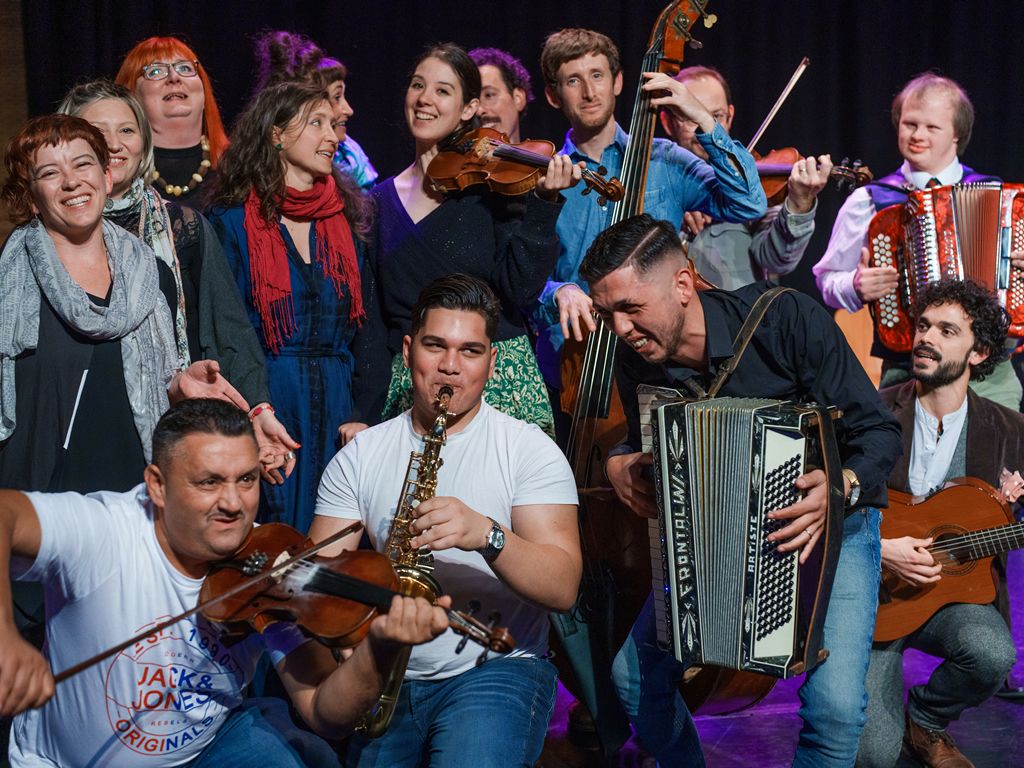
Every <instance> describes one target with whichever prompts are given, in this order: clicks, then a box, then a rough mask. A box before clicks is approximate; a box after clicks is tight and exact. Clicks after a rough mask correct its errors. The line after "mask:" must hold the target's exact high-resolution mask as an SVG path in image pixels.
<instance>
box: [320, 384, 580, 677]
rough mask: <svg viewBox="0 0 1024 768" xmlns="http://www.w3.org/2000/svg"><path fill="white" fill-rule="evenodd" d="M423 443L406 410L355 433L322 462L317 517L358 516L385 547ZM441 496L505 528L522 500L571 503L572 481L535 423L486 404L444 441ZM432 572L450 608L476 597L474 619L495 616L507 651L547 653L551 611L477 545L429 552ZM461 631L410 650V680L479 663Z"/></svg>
mask: <svg viewBox="0 0 1024 768" xmlns="http://www.w3.org/2000/svg"><path fill="white" fill-rule="evenodd" d="M422 450H423V438H422V436H421V435H418V434H416V431H415V430H414V429H413V424H412V418H411V415H410V412H409V411H406V412H405V413H403V414H402V415H400V416H398V417H396V418H394V419H391V420H390V421H386V422H384V423H383V424H378V425H377V426H376V427H372V428H370V429H367V430H364V431H362V432H360V433H359V434H358V435H356V437H355V439H354V440H353V441H352V442H350V443H348V444H347V445H346V446H345V447H344V448H343V449H342V450H341V451H340V452H339V453H338V454H337V455H336V456H335V457H334V458H333V459H332V460H331V463H330V464H328V465H327V469H326V470H325V471H324V476H323V479H322V480H321V481H320V491H319V494H318V498H317V504H316V514H318V515H326V516H329V517H338V518H344V519H348V520H362V521H363V524H364V525H365V526H366V532H367V534H368V535H369V537H370V540H371V541H372V542H373V545H374V547H375V548H377V549H378V550H381V549H383V548H384V545H385V542H386V541H387V538H388V532H389V530H390V528H391V521H392V520H393V519H394V516H395V508H396V506H397V502H398V497H399V495H400V494H401V492H402V488H403V486H404V484H405V477H406V469H407V467H408V464H409V455H410V454H411V453H412V452H413V451H422ZM441 458H442V459H443V460H444V465H443V466H442V467H441V468H440V470H439V471H438V476H437V490H436V495H437V496H454V497H455V498H458V499H460V500H461V501H462V502H463V503H464V504H466V505H467V506H469V507H470V508H471V509H474V510H475V511H477V512H479V513H480V514H482V515H486V516H488V517H490V518H492V519H493V520H495V521H496V522H498V523H500V524H501V525H503V526H505V527H506V528H508V529H511V530H515V529H514V526H513V525H512V508H513V507H518V506H525V505H528V504H576V503H577V496H576V481H575V479H574V478H573V475H572V470H571V469H570V468H569V464H568V462H567V461H566V460H565V457H564V456H563V455H562V452H561V451H560V450H559V449H558V446H557V445H555V443H554V441H552V440H551V438H549V437H548V436H547V435H545V434H544V433H543V432H541V431H540V430H539V429H538V428H537V427H536V426H534V425H533V424H527V423H526V422H523V421H519V420H518V419H514V418H512V417H510V416H506V415H505V414H503V413H499V412H498V411H496V410H494V409H493V408H492V407H491V406H489V405H487V403H482V404H481V406H480V410H479V412H477V414H476V416H474V417H473V420H472V421H471V422H470V423H469V424H467V425H466V426H465V427H464V428H463V429H461V430H459V431H458V432H456V433H455V434H452V435H448V441H447V443H446V444H445V445H444V446H443V447H442V448H441ZM434 560H435V566H436V567H435V570H434V571H433V573H432V575H433V576H434V577H435V578H436V579H437V581H438V583H439V584H440V585H441V588H442V589H443V590H444V592H445V593H446V594H450V595H451V596H452V603H453V605H452V607H453V608H455V609H464V608H465V607H466V606H467V605H468V603H469V601H470V600H477V601H478V602H479V603H480V606H481V609H480V614H479V615H480V616H481V617H484V618H486V617H487V616H488V615H489V614H490V613H491V611H494V610H497V611H499V612H500V613H501V620H500V621H498V622H497V623H498V624H499V625H501V626H506V627H508V629H509V632H510V633H511V634H512V636H513V637H514V638H515V640H516V648H515V650H514V651H513V654H512V655H516V656H520V655H522V656H540V655H542V654H544V652H545V651H546V650H547V635H548V615H547V612H546V611H545V610H543V609H542V608H539V607H538V606H536V605H533V604H532V603H529V602H527V601H525V600H523V599H522V598H520V597H519V596H518V595H516V594H515V593H514V592H513V591H512V590H511V589H510V588H509V587H507V586H506V585H505V584H504V582H502V581H500V580H499V579H498V577H497V576H495V574H494V572H493V571H492V570H491V567H490V565H489V564H488V563H487V561H486V560H484V558H483V556H482V555H481V554H480V553H479V552H463V551H462V550H460V549H454V548H452V549H446V550H443V551H439V552H435V553H434ZM459 640H460V637H459V636H458V635H456V634H455V633H454V632H452V630H450V629H449V630H447V631H446V632H445V633H444V634H442V635H440V636H439V637H437V638H435V639H434V640H432V641H431V642H429V643H427V644H425V645H418V646H415V647H414V648H413V649H412V657H411V659H410V661H409V666H408V672H407V675H406V677H407V678H409V679H411V680H434V679H444V678H448V677H454V676H455V675H458V674H461V673H462V672H465V671H467V670H469V669H472V668H473V667H474V665H475V664H476V659H477V657H478V656H479V653H480V650H481V649H480V648H479V647H478V646H475V645H472V644H470V645H468V646H467V647H466V648H465V649H464V650H463V652H462V653H461V654H456V653H455V647H456V646H457V645H458V643H459Z"/></svg>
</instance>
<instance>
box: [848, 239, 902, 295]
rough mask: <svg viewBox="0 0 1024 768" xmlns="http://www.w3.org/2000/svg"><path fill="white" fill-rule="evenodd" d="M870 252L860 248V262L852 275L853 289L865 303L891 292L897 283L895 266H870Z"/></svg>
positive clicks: (897, 276)
mask: <svg viewBox="0 0 1024 768" xmlns="http://www.w3.org/2000/svg"><path fill="white" fill-rule="evenodd" d="M870 263H871V252H870V251H868V249H867V248H861V249H860V264H858V265H857V271H856V272H855V273H854V275H853V289H854V290H855V291H856V292H857V295H858V296H860V300H861V301H863V302H865V303H867V302H869V301H876V300H878V299H880V298H882V297H883V296H885V295H886V294H889V293H891V292H892V291H894V290H895V289H896V287H897V286H898V285H899V282H900V279H899V273H898V272H897V271H896V268H895V267H872V266H870Z"/></svg>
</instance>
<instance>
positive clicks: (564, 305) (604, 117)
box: [535, 29, 766, 390]
mask: <svg viewBox="0 0 1024 768" xmlns="http://www.w3.org/2000/svg"><path fill="white" fill-rule="evenodd" d="M541 71H542V72H543V74H544V83H545V88H544V94H545V96H546V97H547V100H548V103H549V104H550V105H551V106H552V107H554V108H555V109H559V110H561V111H562V114H563V115H565V117H566V119H567V120H568V121H569V131H568V133H567V134H566V137H565V144H564V145H563V147H562V150H561V151H562V153H564V154H566V155H569V156H570V157H571V158H572V160H573V162H574V163H575V162H580V161H583V162H585V163H586V165H587V167H588V168H591V169H593V170H596V169H597V168H598V167H599V166H604V167H605V169H606V170H607V172H608V176H609V177H612V176H619V175H620V174H621V172H622V164H623V160H624V156H625V152H626V145H627V143H628V142H629V135H628V134H627V133H626V132H625V131H624V130H622V128H621V127H620V126H619V124H618V123H616V122H615V102H616V99H617V97H618V96H619V94H620V93H621V92H622V65H621V63H620V59H619V51H618V48H616V46H615V44H614V43H613V42H612V41H611V40H610V39H609V38H608V37H606V36H605V35H603V34H601V33H600V32H594V31H591V30H588V29H562V30H559V31H558V32H554V33H553V34H551V35H549V36H548V38H547V40H546V41H545V42H544V49H543V51H542V52H541ZM645 77H647V75H645ZM643 87H644V90H645V91H648V92H653V93H656V94H659V95H658V96H657V97H656V98H654V99H652V101H651V104H652V105H653V106H655V107H661V108H663V109H665V110H666V111H668V112H669V113H671V114H672V115H673V116H674V117H675V118H676V119H678V120H687V121H692V122H693V123H695V124H696V126H697V128H696V129H695V135H696V137H697V139H696V140H697V142H699V144H700V146H701V147H702V148H703V149H704V152H705V154H706V160H702V159H701V158H698V157H697V156H696V155H694V154H693V153H692V152H690V151H689V150H686V149H682V148H680V147H678V146H676V145H675V144H674V143H673V142H671V141H668V140H667V139H654V143H653V146H652V148H651V161H650V166H649V167H648V169H647V175H646V179H647V186H646V193H645V196H644V210H646V211H647V212H648V213H650V214H651V215H652V216H655V217H656V218H660V219H667V220H668V221H671V222H672V223H673V224H675V225H676V226H677V227H680V226H681V225H682V220H683V214H684V213H686V212H687V211H700V212H703V213H707V214H709V215H710V216H713V217H714V218H715V219H719V220H722V221H748V220H751V219H758V218H760V217H761V216H763V215H764V212H765V206H766V203H765V197H764V190H762V189H761V182H760V179H759V178H758V175H757V169H756V168H755V166H754V158H753V157H751V155H750V153H749V152H747V151H746V150H745V149H744V148H743V145H741V144H740V143H739V142H737V141H734V140H733V139H731V138H730V137H729V134H728V133H727V132H726V130H725V128H724V127H723V126H722V124H721V123H719V122H718V121H716V120H715V118H714V116H713V115H712V114H711V112H709V111H708V110H707V109H706V108H705V107H704V105H703V104H701V102H700V101H699V100H698V99H697V98H695V97H694V96H693V94H692V93H691V92H690V91H689V90H688V89H687V87H686V86H685V85H683V84H682V83H680V82H677V81H675V80H673V79H672V78H670V77H669V76H668V75H664V74H654V73H651V75H650V77H649V79H648V80H647V82H646V83H645V84H644V86H643ZM565 197H566V202H565V205H564V206H563V208H562V212H561V213H560V214H559V216H558V221H557V223H556V225H555V230H556V231H557V233H558V238H559V240H560V241H561V253H560V255H559V257H558V260H557V262H556V263H555V271H554V273H553V274H552V275H551V278H550V279H549V280H548V283H547V285H546V286H545V288H544V290H543V292H542V293H541V296H540V299H539V300H538V307H537V310H536V312H535V315H536V317H537V320H538V324H539V325H540V338H539V340H538V344H537V360H538V362H539V363H540V367H541V371H542V372H543V374H544V378H545V380H546V381H547V383H548V385H549V386H550V387H552V388H554V389H556V390H557V389H560V388H561V383H560V371H559V352H560V350H561V348H562V342H563V340H564V339H567V338H569V334H570V333H572V334H573V335H574V336H575V337H576V338H577V340H578V339H580V338H582V336H581V328H582V327H583V326H586V327H588V328H589V329H590V330H593V329H594V327H595V326H594V322H593V318H592V317H591V312H592V304H591V301H590V298H589V297H588V296H587V293H586V289H585V287H584V283H583V281H582V280H581V279H580V276H579V265H580V262H581V261H583V255H584V254H585V253H586V252H587V248H589V247H590V244H591V243H592V242H593V240H594V238H595V237H596V236H597V234H598V233H599V232H601V231H603V230H604V229H606V228H607V227H608V225H609V224H611V215H612V208H611V205H602V206H599V205H596V204H595V201H594V200H592V199H588V198H586V197H584V196H583V194H582V189H578V188H577V189H570V190H565Z"/></svg>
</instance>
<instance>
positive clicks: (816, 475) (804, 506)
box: [768, 469, 828, 565]
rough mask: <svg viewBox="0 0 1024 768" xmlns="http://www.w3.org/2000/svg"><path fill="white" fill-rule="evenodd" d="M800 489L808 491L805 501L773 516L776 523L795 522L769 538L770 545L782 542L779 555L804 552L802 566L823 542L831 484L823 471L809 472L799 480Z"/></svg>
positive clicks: (776, 512) (798, 486)
mask: <svg viewBox="0 0 1024 768" xmlns="http://www.w3.org/2000/svg"><path fill="white" fill-rule="evenodd" d="M796 487H797V488H799V489H800V490H801V491H804V492H805V493H804V497H803V498H802V499H800V501H798V502H797V503H796V504H791V505H790V506H788V507H783V508H782V509H777V510H775V511H774V512H769V513H768V517H770V518H772V519H773V520H792V522H791V523H790V524H789V525H787V526H786V527H785V528H780V529H779V530H777V531H776V532H775V533H772V534H770V535H769V536H768V540H769V541H774V542H779V543H778V546H777V547H776V549H778V551H779V552H793V551H794V550H800V563H801V565H802V564H803V563H805V562H806V561H807V558H808V557H809V556H810V554H811V550H812V549H814V545H815V544H817V543H818V539H820V538H821V529H822V526H823V525H824V523H825V513H826V511H827V509H828V484H827V482H826V478H825V473H824V472H822V471H821V470H820V469H816V470H814V471H813V472H808V473H807V474H806V475H801V476H800V477H798V478H797V479H796Z"/></svg>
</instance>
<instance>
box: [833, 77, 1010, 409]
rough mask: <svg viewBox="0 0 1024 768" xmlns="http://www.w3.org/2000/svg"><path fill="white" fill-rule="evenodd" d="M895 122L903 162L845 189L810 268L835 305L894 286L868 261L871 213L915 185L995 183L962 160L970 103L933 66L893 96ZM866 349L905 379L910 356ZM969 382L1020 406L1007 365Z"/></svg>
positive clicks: (861, 301)
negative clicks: (817, 258)
mask: <svg viewBox="0 0 1024 768" xmlns="http://www.w3.org/2000/svg"><path fill="white" fill-rule="evenodd" d="M892 123H893V127H894V128H895V129H896V141H897V144H898V146H899V150H900V154H901V155H903V165H902V166H900V168H899V170H897V171H895V172H894V173H890V174H889V175H888V176H884V177H882V178H881V179H877V180H875V181H874V182H872V183H871V184H867V185H865V186H864V187H861V188H860V189H858V190H856V191H855V192H854V193H853V194H852V195H850V197H849V198H848V199H847V201H846V203H844V204H843V207H842V208H841V209H840V210H839V215H838V216H837V217H836V222H835V225H834V226H833V227H832V237H831V238H830V239H829V243H828V248H827V249H826V250H825V255H824V256H823V257H822V258H821V261H819V262H818V263H817V264H816V265H815V266H814V275H815V279H816V280H817V283H818V289H819V290H820V291H821V295H822V298H823V299H824V301H825V303H826V304H828V305H829V306H830V307H834V308H835V309H846V310H848V311H850V312H856V311H857V310H859V309H860V308H861V307H863V306H864V305H865V304H868V303H870V302H872V301H876V300H878V299H879V298H881V297H882V296H884V295H886V294H887V293H889V292H890V291H892V290H893V289H894V288H895V287H896V286H897V284H898V281H899V276H898V274H897V272H896V270H895V269H894V268H893V267H872V266H870V265H869V253H868V249H867V247H866V246H867V234H868V227H869V225H870V223H871V219H872V217H873V216H874V215H875V213H877V212H878V211H880V210H882V209H883V208H886V207H888V206H890V205H899V204H902V203H905V202H906V200H907V196H908V194H910V193H911V192H914V191H915V190H918V189H926V188H928V187H934V186H940V185H941V186H945V185H948V184H960V183H974V182H982V181H996V182H997V181H999V179H998V178H997V177H996V176H990V175H987V174H982V173H976V172H975V171H974V170H973V169H971V168H968V167H967V166H966V165H963V164H962V163H961V162H960V157H961V155H962V154H963V152H964V151H965V150H966V149H967V144H968V142H969V141H970V139H971V130H972V128H973V127H974V106H973V105H972V104H971V100H970V98H969V97H968V96H967V93H966V91H964V89H963V88H962V87H961V86H960V84H959V83H957V82H956V81H955V80H952V79H950V78H948V77H942V76H941V75H937V74H935V73H933V72H925V73H923V74H920V75H918V76H917V77H915V78H914V79H913V80H911V81H910V82H909V83H907V84H906V85H905V86H903V89H902V90H901V91H900V92H899V93H898V94H896V97H895V98H894V99H893V101H892ZM1017 263H1018V265H1021V263H1020V262H1017ZM871 354H872V355H874V356H876V357H880V358H882V360H883V361H884V362H883V375H882V385H883V386H889V385H892V384H897V383H899V382H901V381H905V380H906V379H907V378H908V377H909V373H908V370H909V366H910V357H909V355H907V354H906V353H899V352H893V351H891V350H889V349H887V348H886V347H884V346H883V345H882V344H881V342H880V341H878V339H877V338H876V339H875V342H874V345H873V346H872V349H871ZM972 388H973V389H974V390H975V391H976V392H977V393H978V394H981V395H983V396H985V397H989V398H991V399H993V400H995V401H996V402H998V403H1000V404H1002V405H1005V406H1007V407H1010V408H1013V409H1017V408H1018V407H1019V406H1020V400H1021V385H1020V382H1019V381H1018V380H1017V377H1016V376H1015V375H1014V373H1013V369H1012V367H1011V366H1010V365H1009V364H1007V363H1004V364H1003V365H1001V366H999V368H997V370H996V371H995V373H994V374H993V376H991V377H990V378H989V379H988V380H987V381H986V382H985V384H984V385H983V386H975V385H974V384H972Z"/></svg>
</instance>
